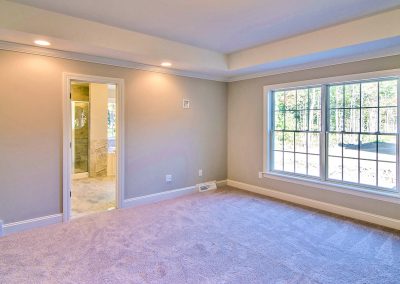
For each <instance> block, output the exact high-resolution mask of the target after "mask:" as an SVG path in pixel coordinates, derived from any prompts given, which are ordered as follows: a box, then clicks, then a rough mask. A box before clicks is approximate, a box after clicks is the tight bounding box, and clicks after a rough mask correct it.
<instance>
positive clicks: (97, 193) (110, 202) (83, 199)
mask: <svg viewBox="0 0 400 284" xmlns="http://www.w3.org/2000/svg"><path fill="white" fill-rule="evenodd" d="M115 188H116V185H115V177H96V178H90V177H89V178H81V179H74V180H72V190H71V191H72V198H71V201H72V202H71V214H72V215H71V216H72V218H77V217H82V216H84V215H87V214H92V213H97V212H102V211H107V210H111V209H114V208H115V205H116V200H115Z"/></svg>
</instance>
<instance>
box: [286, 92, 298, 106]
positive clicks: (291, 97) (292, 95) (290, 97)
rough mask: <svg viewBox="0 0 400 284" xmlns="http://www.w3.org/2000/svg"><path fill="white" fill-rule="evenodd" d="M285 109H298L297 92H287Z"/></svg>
mask: <svg viewBox="0 0 400 284" xmlns="http://www.w3.org/2000/svg"><path fill="white" fill-rule="evenodd" d="M285 107H286V109H289V110H294V109H296V90H291V91H285Z"/></svg>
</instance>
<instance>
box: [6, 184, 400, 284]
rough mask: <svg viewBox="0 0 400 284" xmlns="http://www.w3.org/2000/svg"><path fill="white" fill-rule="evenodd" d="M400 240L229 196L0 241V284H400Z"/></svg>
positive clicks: (230, 192) (125, 212)
mask: <svg viewBox="0 0 400 284" xmlns="http://www.w3.org/2000/svg"><path fill="white" fill-rule="evenodd" d="M399 282H400V233H399V232H398V231H391V230H386V229H383V228H380V227H376V226H371V225H368V224H364V223H361V222H356V221H353V220H350V219H346V218H341V217H337V216H334V215H330V214H325V213H322V212H319V211H315V210H311V209H308V208H303V207H299V206H295V205H292V204H289V203H285V202H281V201H278V200H274V199H270V198H267V197H264V196H260V195H255V194H252V193H248V192H244V191H240V190H237V189H233V188H229V187H226V188H223V189H218V190H216V191H214V192H204V193H195V194H192V195H188V196H184V197H181V198H177V199H173V200H168V201H163V202H159V203H155V204H150V205H143V206H140V207H136V208H130V209H121V210H113V211H108V212H103V213H98V214H93V215H89V216H85V217H82V218H78V219H75V220H72V221H70V222H69V223H67V224H56V225H51V226H48V227H45V228H40V229H35V230H31V231H28V232H23V233H18V234H14V235H9V236H6V237H3V238H0V283H399Z"/></svg>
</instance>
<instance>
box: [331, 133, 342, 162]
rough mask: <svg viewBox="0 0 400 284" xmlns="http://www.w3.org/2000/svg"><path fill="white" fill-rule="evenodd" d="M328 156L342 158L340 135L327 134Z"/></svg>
mask: <svg viewBox="0 0 400 284" xmlns="http://www.w3.org/2000/svg"><path fill="white" fill-rule="evenodd" d="M328 155H331V156H342V134H335V133H329V134H328Z"/></svg>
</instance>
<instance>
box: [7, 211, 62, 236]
mask: <svg viewBox="0 0 400 284" xmlns="http://www.w3.org/2000/svg"><path fill="white" fill-rule="evenodd" d="M61 222H62V214H54V215H49V216H43V217H39V218H34V219H29V220H24V221H19V222H15V223H8V224H4V225H3V233H4V235H9V234H13V233H17V232H22V231H26V230H30V229H33V228H39V227H43V226H47V225H51V224H57V223H61Z"/></svg>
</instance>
